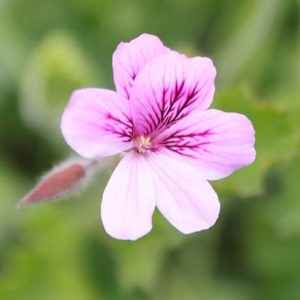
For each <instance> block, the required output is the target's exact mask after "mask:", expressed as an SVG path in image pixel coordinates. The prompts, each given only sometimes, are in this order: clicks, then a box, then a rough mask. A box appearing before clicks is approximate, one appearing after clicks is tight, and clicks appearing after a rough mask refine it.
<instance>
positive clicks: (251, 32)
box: [0, 0, 300, 300]
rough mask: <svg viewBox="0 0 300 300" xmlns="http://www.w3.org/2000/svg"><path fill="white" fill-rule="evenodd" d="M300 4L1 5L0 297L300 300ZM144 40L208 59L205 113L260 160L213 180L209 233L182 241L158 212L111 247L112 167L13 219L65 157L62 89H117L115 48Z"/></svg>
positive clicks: (20, 1)
mask: <svg viewBox="0 0 300 300" xmlns="http://www.w3.org/2000/svg"><path fill="white" fill-rule="evenodd" d="M298 4H299V3H297V1H293V0H281V1H280V0H254V1H239V0H225V1H217V0H212V1H204V0H203V1H196V0H186V1H179V0H154V1H140V0H131V1H120V0H113V1H101V0H85V1H82V0H43V1H35V0H0V124H1V125H0V154H1V155H0V193H1V201H0V299H3V300H6V299H9V300H13V299H16V300H17V299H18V300H19V299H22V300H26V299H30V300H36V299H38V300H40V299H43V300H50V299H51V300H52V299H62V300H69V299H72V300H90V299H91V300H94V299H100V300H101V299H104V300H105V299H125V300H126V299H137V300H143V299H145V300H152V299H158V300H160V299H171V300H173V299H174V300H181V299H185V300H190V299H191V300H193V299H202V300H214V299H216V300H247V299H258V300H260V299H264V300H265V299H272V300H277V299H278V300H279V299H284V300H293V299H295V300H298V299H300V196H299V195H300V183H299V181H300V150H299V149H300V148H299V146H300V143H299V138H300V135H299V133H300V132H299V129H300V93H299V86H300V84H299V80H300V74H299V70H300V61H299V53H300V51H299V48H298V47H297V44H298V45H299V16H298V12H299V6H298ZM142 32H148V33H153V34H156V35H158V36H159V37H160V38H161V39H162V41H163V42H164V43H165V44H166V45H167V46H169V47H171V48H173V49H176V50H178V51H182V52H184V53H186V54H188V55H206V56H209V57H211V58H213V60H214V62H215V64H216V67H217V70H218V78H217V90H216V96H215V102H214V106H215V107H217V108H220V109H223V110H226V111H237V112H241V113H245V114H246V115H247V116H248V117H249V118H250V119H251V120H252V121H253V123H254V126H255V128H256V133H257V144H256V148H257V160H256V162H255V163H254V164H253V165H251V166H250V167H248V168H245V169H243V170H240V171H238V172H236V173H235V174H234V175H233V176H231V177H229V178H227V179H224V180H221V181H215V182H212V184H213V186H214V187H215V189H216V190H217V192H218V195H219V197H220V200H221V203H222V211H221V216H220V219H219V220H218V222H217V224H216V225H215V227H214V228H212V229H211V230H208V231H205V232H202V233H198V234H193V235H189V236H184V235H182V234H180V233H178V232H177V231H176V229H174V228H172V227H171V226H170V225H169V224H168V223H167V221H165V220H164V219H163V218H162V217H161V216H160V215H159V214H158V213H156V214H155V217H154V228H153V230H152V232H151V233H150V234H149V235H148V236H146V237H144V238H143V239H141V240H138V241H136V242H124V241H117V240H114V239H112V238H110V237H109V236H108V235H106V234H105V233H104V230H103V228H102V225H101V223H100V217H99V203H100V199H101V194H102V191H103V189H104V186H105V183H106V182H107V180H108V178H109V174H110V173H111V171H112V167H110V168H107V169H106V170H103V171H102V172H100V173H99V174H98V175H97V178H95V180H93V182H92V183H91V185H90V187H89V188H87V189H86V190H84V191H83V192H82V193H81V194H80V195H79V196H76V197H73V198H72V199H70V201H61V202H55V203H48V204H44V205H40V206H39V205H37V206H34V207H29V208H25V209H17V208H16V204H17V202H18V201H19V199H21V198H22V196H23V195H24V194H25V193H26V192H27V191H28V190H30V188H31V187H32V186H33V185H34V183H35V182H36V181H37V178H38V177H39V176H40V175H41V174H42V173H43V172H45V171H47V170H48V169H49V168H51V167H52V166H53V165H54V164H55V163H57V162H59V161H61V160H63V159H65V158H67V157H69V155H71V151H70V149H69V148H68V147H67V146H66V145H65V143H64V141H63V139H62V136H61V134H60V129H59V121H60V116H61V113H62V110H63V108H64V106H65V105H66V103H67V101H68V99H69V96H70V93H71V91H72V90H74V89H78V88H80V87H88V86H99V87H109V88H113V82H112V70H111V55H112V52H113V50H114V49H115V47H116V45H117V44H118V43H119V42H120V41H121V40H123V41H128V40H130V39H132V38H133V37H136V36H137V35H139V34H140V33H142Z"/></svg>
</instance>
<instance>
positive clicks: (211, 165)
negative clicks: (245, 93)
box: [153, 109, 255, 180]
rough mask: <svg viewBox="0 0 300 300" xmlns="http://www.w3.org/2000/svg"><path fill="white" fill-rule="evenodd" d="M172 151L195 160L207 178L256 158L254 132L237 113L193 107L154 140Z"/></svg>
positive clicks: (231, 170) (249, 123)
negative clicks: (202, 109) (186, 114)
mask: <svg viewBox="0 0 300 300" xmlns="http://www.w3.org/2000/svg"><path fill="white" fill-rule="evenodd" d="M153 142H156V143H158V144H161V145H163V146H164V147H166V148H167V149H169V150H172V151H173V152H174V153H177V154H180V155H181V156H185V157H189V158H192V161H191V162H192V164H195V159H196V160H197V163H198V167H199V168H200V169H201V172H202V173H203V175H204V176H205V178H206V179H210V180H213V179H220V178H222V177H225V176H228V175H229V174H231V173H232V172H233V171H235V170H237V169H240V168H242V167H244V166H246V165H249V164H251V163H252V162H253V161H254V160H255V148H254V142H255V132H254V129H253V126H252V124H251V122H250V121H249V120H248V119H247V118H246V117H245V116H244V115H241V114H238V113H226V112H222V111H219V110H215V109H210V110H207V111H196V112H194V113H193V114H190V115H189V116H188V117H186V118H183V119H181V120H180V121H179V122H177V123H176V124H174V125H172V126H171V127H170V128H168V129H167V130H166V131H164V132H163V133H161V134H160V135H159V136H157V137H156V140H155V141H153Z"/></svg>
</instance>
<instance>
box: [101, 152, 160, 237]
mask: <svg viewBox="0 0 300 300" xmlns="http://www.w3.org/2000/svg"><path fill="white" fill-rule="evenodd" d="M155 204H156V195H155V189H154V184H153V178H152V172H151V168H150V167H149V164H148V162H147V161H146V158H145V156H143V155H139V154H137V153H135V152H131V153H128V154H127V155H126V156H125V157H124V158H123V159H122V160H121V162H120V163H119V165H118V166H117V167H116V169H115V171H114V172H113V174H112V176H111V178H110V180H109V182H108V184H107V186H106V188H105V190H104V194H103V199H102V203H101V218H102V222H103V225H104V228H105V230H106V232H107V233H108V234H110V235H111V236H112V237H114V238H117V239H122V240H136V239H138V238H140V237H142V236H143V235H145V234H147V233H148V232H149V231H150V230H151V228H152V214H153V211H154V209H155Z"/></svg>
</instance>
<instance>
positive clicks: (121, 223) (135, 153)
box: [61, 34, 255, 240]
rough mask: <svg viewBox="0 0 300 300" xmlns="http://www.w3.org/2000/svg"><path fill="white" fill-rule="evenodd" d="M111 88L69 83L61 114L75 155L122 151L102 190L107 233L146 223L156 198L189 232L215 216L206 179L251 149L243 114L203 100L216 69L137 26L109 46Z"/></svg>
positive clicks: (247, 156)
mask: <svg viewBox="0 0 300 300" xmlns="http://www.w3.org/2000/svg"><path fill="white" fill-rule="evenodd" d="M112 65H113V76H114V82H115V86H116V91H111V90H107V89H100V88H87V89H81V90H77V91H75V92H74V93H73V94H72V96H71V99H70V102H69V104H68V105H67V107H66V109H65V111H64V113H63V116H62V122H61V130H62V133H63V136H64V138H65V140H66V142H67V143H68V144H69V145H70V146H71V148H73V150H75V151H76V152H77V153H78V154H80V155H81V156H83V157H86V158H90V159H99V158H100V157H104V156H111V155H116V154H120V153H122V154H123V156H122V159H121V161H120V162H119V164H118V165H117V167H116V169H115V170H114V172H113V174H112V176H111V178H110V179H109V181H108V184H107V186H106V188H105V190H104V193H103V198H102V203H101V218H102V222H103V225H104V228H105V230H106V232H107V233H108V234H110V235H111V236H113V237H115V238H118V239H128V240H136V239H138V238H140V237H142V236H143V235H145V234H147V233H148V232H149V231H150V230H151V228H152V214H153V212H154V210H155V208H156V207H157V209H158V210H159V211H160V212H161V214H162V215H163V216H164V217H165V218H166V219H167V220H168V221H169V222H170V223H171V224H172V225H173V226H175V227H176V228H177V229H178V230H179V231H181V232H183V233H185V234H188V233H192V232H196V231H200V230H204V229H207V228H209V227H211V226H212V225H214V224H215V222H216V220H217V218H218V215H219V210H220V204H219V201H218V197H217V195H216V193H215V192H214V190H213V188H212V187H211V185H210V184H209V183H208V180H215V179H220V178H223V177H226V176H228V175H229V174H231V173H232V172H233V171H235V170H237V169H239V168H241V167H244V166H246V165H248V164H250V163H252V162H253V161H254V159H255V149H254V141H255V137H254V129H253V126H252V124H251V122H250V121H249V120H248V119H247V118H246V117H245V116H244V115H242V114H238V113H227V112H222V111H220V110H216V109H208V108H209V106H210V105H211V103H212V101H213V95H214V90H215V87H214V80H215V76H216V70H215V67H214V65H213V62H212V61H211V60H210V59H209V58H206V57H194V58H188V57H186V56H185V55H183V54H180V53H178V52H175V51H172V50H170V49H168V48H167V47H165V46H164V45H163V44H162V42H161V41H160V40H159V38H157V37H156V36H153V35H149V34H142V35H140V36H139V37H137V38H136V39H134V40H132V41H130V42H129V43H120V44H119V45H118V47H117V49H116V50H115V52H114V54H113V63H112Z"/></svg>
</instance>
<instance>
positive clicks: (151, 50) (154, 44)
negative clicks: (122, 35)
mask: <svg viewBox="0 0 300 300" xmlns="http://www.w3.org/2000/svg"><path fill="white" fill-rule="evenodd" d="M167 51H169V49H168V48H167V47H165V46H164V45H163V43H162V42H161V41H160V39H159V38H158V37H156V36H154V35H151V34H145V33H144V34H141V35H140V36H139V37H137V38H135V39H133V40H132V41H130V42H129V43H123V42H122V43H120V44H119V45H118V47H117V49H116V50H115V52H114V54H113V75H114V82H115V86H116V90H117V92H118V93H119V94H120V95H122V96H123V97H125V98H127V99H129V95H130V90H131V87H132V84H133V81H134V79H135V77H136V76H137V74H138V73H139V72H140V70H141V69H142V68H143V67H144V66H145V64H147V63H148V62H149V61H150V60H152V59H153V58H154V57H157V56H159V55H162V54H164V53H166V52H167Z"/></svg>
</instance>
